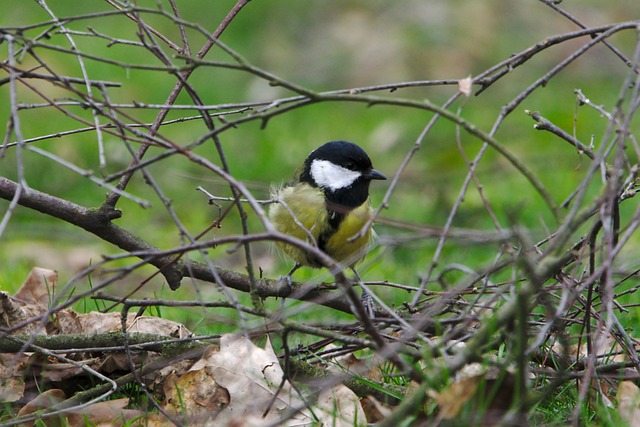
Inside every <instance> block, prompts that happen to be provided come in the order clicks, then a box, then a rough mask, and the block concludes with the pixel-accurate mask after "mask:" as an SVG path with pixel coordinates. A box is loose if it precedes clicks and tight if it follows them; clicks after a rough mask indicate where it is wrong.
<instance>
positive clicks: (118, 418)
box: [18, 389, 144, 427]
mask: <svg viewBox="0 0 640 427" xmlns="http://www.w3.org/2000/svg"><path fill="white" fill-rule="evenodd" d="M66 398H67V397H66V395H65V393H64V392H63V391H62V390H58V389H51V390H47V391H45V392H43V393H41V394H40V395H39V396H38V397H36V398H35V399H33V400H32V401H31V402H29V403H27V404H26V405H25V406H23V407H22V409H20V411H19V412H18V416H19V417H20V416H23V415H29V414H32V413H34V412H36V411H39V410H42V409H47V408H51V407H52V406H54V405H56V404H58V403H60V402H62V401H64V400H65V399H66ZM128 403H129V400H128V399H126V398H123V399H115V400H109V401H107V402H98V403H94V404H93V405H90V406H88V407H86V408H83V409H78V410H75V411H74V410H70V411H66V412H65V413H64V414H61V415H60V416H53V417H51V418H47V420H46V423H47V426H72V427H75V426H78V427H85V426H87V425H99V424H106V425H110V426H120V425H124V424H125V423H126V422H129V421H131V420H134V419H136V418H140V417H141V416H142V415H144V414H143V413H142V412H141V411H138V410H134V409H124V408H125V406H126V405H128ZM24 425H25V426H33V425H34V423H25V424H24Z"/></svg>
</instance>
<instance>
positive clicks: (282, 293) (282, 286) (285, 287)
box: [276, 274, 293, 298]
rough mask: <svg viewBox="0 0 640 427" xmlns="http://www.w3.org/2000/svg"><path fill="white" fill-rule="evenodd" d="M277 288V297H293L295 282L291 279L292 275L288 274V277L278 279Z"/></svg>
mask: <svg viewBox="0 0 640 427" xmlns="http://www.w3.org/2000/svg"><path fill="white" fill-rule="evenodd" d="M276 286H277V290H276V291H277V292H276V295H277V296H279V297H282V298H286V297H287V296H289V295H291V292H293V280H292V279H291V275H289V274H287V275H286V276H280V277H278V280H277V282H276Z"/></svg>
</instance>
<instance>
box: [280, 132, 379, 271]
mask: <svg viewBox="0 0 640 427" xmlns="http://www.w3.org/2000/svg"><path fill="white" fill-rule="evenodd" d="M383 179H387V178H386V177H385V176H384V175H383V174H381V173H380V172H378V171H377V170H375V169H373V167H372V166H371V160H370V159H369V156H368V155H367V153H365V151H364V150H363V149H362V148H360V147H359V146H357V145H356V144H354V143H351V142H347V141H331V142H327V143H326V144H324V145H322V146H320V147H319V148H317V149H315V150H313V151H312V152H311V153H310V154H309V156H308V157H307V158H306V160H305V161H304V163H303V164H302V166H301V167H300V168H298V171H297V173H296V174H295V176H294V178H293V179H292V180H291V181H289V182H288V183H287V184H286V185H285V186H284V187H282V188H280V189H277V190H275V191H274V192H273V194H272V197H273V199H274V200H276V201H277V202H278V203H274V204H272V205H271V208H270V209H269V218H270V220H271V222H272V223H273V225H274V227H275V228H276V229H277V230H278V231H280V232H282V233H285V234H288V235H290V236H293V237H296V238H298V239H300V240H304V241H307V242H309V243H310V244H311V245H314V246H316V247H317V248H318V249H320V250H321V251H323V252H325V253H326V254H327V255H329V256H330V257H331V258H333V259H334V260H336V261H338V262H339V263H340V264H342V265H343V266H345V267H350V268H351V269H352V270H353V271H354V273H355V274H356V276H357V273H356V272H355V269H354V265H355V264H356V263H357V262H358V261H360V260H361V259H362V258H363V257H364V255H365V253H366V249H367V246H368V244H369V241H370V240H371V235H372V230H371V227H369V228H368V229H367V230H365V231H364V232H363V233H361V231H362V228H363V227H364V226H365V224H366V223H367V221H369V220H370V218H371V213H372V208H371V200H370V199H369V184H370V183H371V181H372V180H383ZM359 233H360V234H359ZM356 235H357V238H354V237H355V236H356ZM278 246H279V247H280V248H281V249H282V250H283V251H284V252H285V253H286V254H287V255H288V256H289V257H291V259H293V261H294V262H295V265H294V267H293V268H292V269H291V271H289V273H288V274H287V276H286V277H285V279H286V280H287V281H288V282H289V283H290V282H291V275H292V274H293V273H294V272H295V271H296V270H297V269H298V268H300V267H302V266H309V267H312V268H320V267H322V264H321V263H320V260H319V259H317V257H315V256H313V255H312V254H310V253H308V252H307V251H304V250H302V249H300V248H298V247H296V246H294V245H291V244H288V243H283V242H278ZM358 279H359V278H358Z"/></svg>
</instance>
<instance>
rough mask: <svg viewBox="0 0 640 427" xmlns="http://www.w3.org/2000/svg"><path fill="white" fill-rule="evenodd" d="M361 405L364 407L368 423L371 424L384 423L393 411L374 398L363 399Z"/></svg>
mask: <svg viewBox="0 0 640 427" xmlns="http://www.w3.org/2000/svg"><path fill="white" fill-rule="evenodd" d="M360 404H361V405H362V409H363V410H364V413H365V415H366V417H367V422H368V423H370V424H373V423H377V422H379V421H382V420H383V419H385V418H386V417H387V416H389V415H391V409H390V408H388V407H387V406H385V405H384V404H383V403H382V402H380V401H379V400H378V399H376V398H375V397H373V396H367V397H364V398H362V400H361V401H360Z"/></svg>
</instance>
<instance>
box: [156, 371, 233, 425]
mask: <svg viewBox="0 0 640 427" xmlns="http://www.w3.org/2000/svg"><path fill="white" fill-rule="evenodd" d="M163 392H164V395H165V402H164V408H165V409H166V410H167V411H169V413H172V414H177V415H181V416H187V417H188V420H189V423H190V424H192V423H195V424H202V423H204V421H206V420H207V419H209V418H210V417H215V415H216V414H217V413H218V412H220V410H221V409H222V408H223V407H225V406H227V405H228V404H229V393H228V392H227V390H225V389H224V388H222V387H220V386H219V385H218V384H216V382H215V380H214V379H213V378H212V377H211V376H210V375H209V374H208V373H207V372H206V370H205V369H199V370H197V371H189V372H186V373H185V374H183V375H181V376H177V375H175V374H170V375H169V376H168V377H167V378H166V380H165V382H164V387H163Z"/></svg>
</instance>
